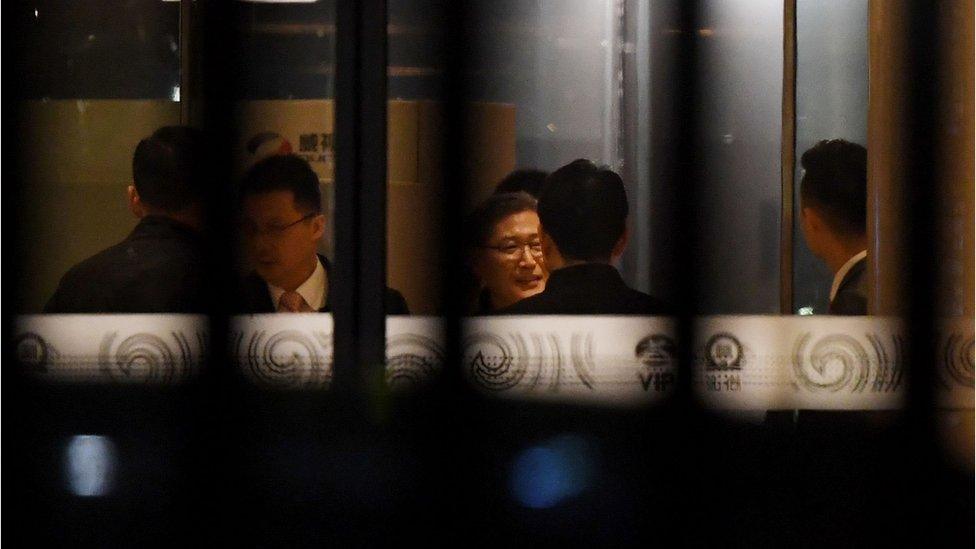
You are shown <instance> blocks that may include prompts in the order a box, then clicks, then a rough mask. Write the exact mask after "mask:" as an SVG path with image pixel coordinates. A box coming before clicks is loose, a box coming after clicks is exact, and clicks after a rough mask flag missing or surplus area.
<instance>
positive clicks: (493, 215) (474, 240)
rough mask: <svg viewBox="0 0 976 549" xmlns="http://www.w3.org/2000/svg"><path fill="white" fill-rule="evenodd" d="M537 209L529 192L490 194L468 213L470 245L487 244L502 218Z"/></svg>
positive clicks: (467, 225) (466, 225) (466, 224)
mask: <svg viewBox="0 0 976 549" xmlns="http://www.w3.org/2000/svg"><path fill="white" fill-rule="evenodd" d="M535 209H536V200H535V198H532V196H531V195H529V194H528V193H524V192H517V193H500V194H493V195H491V196H489V197H488V198H486V199H485V201H484V202H482V203H481V204H479V205H478V207H477V208H475V209H474V211H472V212H471V213H470V214H469V215H468V219H467V222H466V223H465V227H467V241H468V247H470V248H477V247H478V246H484V245H486V244H487V243H488V239H489V238H491V234H492V233H493V232H494V230H495V225H497V224H498V222H499V221H501V220H502V219H505V218H506V217H508V216H510V215H512V214H517V213H519V212H525V211H533V212H534V211H535Z"/></svg>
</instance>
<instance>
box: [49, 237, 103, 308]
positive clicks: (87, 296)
mask: <svg viewBox="0 0 976 549" xmlns="http://www.w3.org/2000/svg"><path fill="white" fill-rule="evenodd" d="M120 246H121V243H119V244H116V245H114V246H111V247H109V248H106V249H104V250H102V251H100V252H98V253H96V254H95V255H92V256H90V257H88V258H85V259H83V260H81V261H79V262H78V263H76V264H74V265H73V266H72V267H71V268H69V269H68V270H67V272H65V273H64V275H62V276H61V279H60V280H59V281H58V287H57V288H56V289H55V290H54V294H53V295H52V296H51V298H50V299H49V300H48V302H47V304H46V305H45V307H44V312H46V313H80V312H98V311H99V310H100V309H101V308H103V307H104V304H102V303H100V301H101V298H102V296H103V294H104V293H105V290H106V289H107V288H108V287H109V286H111V285H113V282H112V278H111V275H112V274H113V273H114V272H115V271H116V270H117V269H118V262H117V261H116V259H117V257H118V254H119V247H120Z"/></svg>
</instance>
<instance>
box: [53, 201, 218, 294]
mask: <svg viewBox="0 0 976 549" xmlns="http://www.w3.org/2000/svg"><path fill="white" fill-rule="evenodd" d="M206 277H207V262H206V255H205V253H204V249H203V243H202V242H201V238H200V235H199V234H198V233H197V232H196V231H194V230H193V229H191V228H190V227H187V226H186V225H183V224H182V223H179V222H177V221H174V220H172V219H169V218H167V217H162V216H146V217H144V218H142V219H141V220H140V221H139V224H138V225H136V227H135V229H133V230H132V232H131V233H130V234H129V236H128V237H126V239H125V240H123V241H122V242H120V243H118V244H116V245H115V246H112V247H111V248H108V249H106V250H103V251H101V252H99V253H97V254H95V255H94V256H92V257H89V258H88V259H86V260H84V261H82V262H81V263H79V264H77V265H75V266H74V267H72V268H71V269H70V270H69V271H68V272H67V273H66V274H65V275H64V276H63V277H62V278H61V282H60V284H58V289H57V290H56V291H55V292H54V295H53V296H52V297H51V299H50V300H49V301H48V302H47V306H45V307H44V312H45V313H205V312H207V309H208V303H207V302H206V294H205V291H204V290H205V288H206V283H205V282H206Z"/></svg>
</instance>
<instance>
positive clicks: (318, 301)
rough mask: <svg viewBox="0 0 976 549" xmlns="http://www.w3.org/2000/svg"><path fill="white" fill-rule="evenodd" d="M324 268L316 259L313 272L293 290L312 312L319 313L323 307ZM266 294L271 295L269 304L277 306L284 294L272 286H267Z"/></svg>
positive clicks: (283, 291) (281, 290)
mask: <svg viewBox="0 0 976 549" xmlns="http://www.w3.org/2000/svg"><path fill="white" fill-rule="evenodd" d="M326 282H327V279H326V276H325V267H323V266H322V261H321V259H316V261H315V270H314V271H312V274H311V275H310V276H309V277H308V278H307V279H305V282H302V284H301V285H300V286H299V287H297V288H295V291H296V292H298V294H299V295H301V296H302V298H303V299H304V300H305V302H306V303H308V304H309V306H310V307H312V310H315V311H319V310H321V309H322V308H323V307H325V285H326ZM268 293H270V294H271V303H272V304H274V306H275V307H277V306H278V300H279V299H281V294H283V293H285V290H284V288H279V287H277V286H275V285H273V284H268Z"/></svg>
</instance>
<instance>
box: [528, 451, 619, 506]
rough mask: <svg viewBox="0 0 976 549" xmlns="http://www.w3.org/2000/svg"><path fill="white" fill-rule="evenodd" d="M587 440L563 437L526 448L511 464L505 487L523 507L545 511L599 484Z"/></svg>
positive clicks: (594, 456) (594, 453)
mask: <svg viewBox="0 0 976 549" xmlns="http://www.w3.org/2000/svg"><path fill="white" fill-rule="evenodd" d="M599 466H600V463H599V459H598V455H597V450H596V442H595V441H594V440H592V438H591V437H587V436H584V435H578V434H563V435H559V436H556V437H553V438H551V439H549V440H546V441H545V442H543V443H542V444H539V445H536V446H532V447H530V448H526V449H525V450H523V451H522V452H521V453H520V454H518V455H517V456H516V458H515V462H514V463H513V464H512V469H511V477H510V480H509V485H510V486H511V491H512V496H513V497H514V498H515V500H516V501H517V502H519V504H521V505H522V506H523V507H528V508H530V509H548V508H551V507H555V506H557V505H559V504H560V503H562V502H564V501H566V500H568V499H570V498H572V497H574V496H577V495H579V494H581V493H582V492H584V491H585V490H587V489H588V488H590V487H592V486H594V485H597V484H599V479H598V478H597V476H598V469H599Z"/></svg>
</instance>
